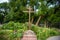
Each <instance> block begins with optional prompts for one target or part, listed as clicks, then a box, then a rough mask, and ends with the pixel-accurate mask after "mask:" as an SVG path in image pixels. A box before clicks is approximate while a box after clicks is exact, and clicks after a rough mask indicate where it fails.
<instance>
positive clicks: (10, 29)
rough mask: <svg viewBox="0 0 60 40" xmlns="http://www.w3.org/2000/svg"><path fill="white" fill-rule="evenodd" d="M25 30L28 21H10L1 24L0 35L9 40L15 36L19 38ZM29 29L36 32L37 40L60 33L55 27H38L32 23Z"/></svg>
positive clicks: (12, 39)
mask: <svg viewBox="0 0 60 40" xmlns="http://www.w3.org/2000/svg"><path fill="white" fill-rule="evenodd" d="M26 30H28V23H25V24H23V23H19V22H12V21H11V22H9V23H6V24H3V26H2V27H1V30H0V36H2V37H3V38H5V39H6V40H8V39H9V38H10V40H15V38H21V37H22V36H23V32H24V31H26ZM31 30H32V31H34V32H35V33H36V36H37V39H38V40H46V38H48V37H50V36H55V35H60V34H59V33H60V32H59V31H57V30H56V29H53V28H44V27H38V26H35V25H33V24H32V26H31ZM4 35H5V37H4ZM0 39H1V38H0ZM1 40H3V39H1Z"/></svg>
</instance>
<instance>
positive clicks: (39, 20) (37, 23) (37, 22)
mask: <svg viewBox="0 0 60 40" xmlns="http://www.w3.org/2000/svg"><path fill="white" fill-rule="evenodd" d="M40 19H41V16H39V18H38V20H37V22H36V24H35V25H36V26H38V24H39V21H40Z"/></svg>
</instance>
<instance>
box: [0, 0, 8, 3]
mask: <svg viewBox="0 0 60 40" xmlns="http://www.w3.org/2000/svg"><path fill="white" fill-rule="evenodd" d="M3 2H8V0H0V3H3Z"/></svg>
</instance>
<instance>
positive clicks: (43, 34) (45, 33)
mask: <svg viewBox="0 0 60 40" xmlns="http://www.w3.org/2000/svg"><path fill="white" fill-rule="evenodd" d="M31 29H32V30H33V31H34V32H35V33H36V35H37V39H38V40H46V39H47V38H48V37H51V36H56V35H60V34H59V33H60V32H59V31H57V30H56V29H53V28H52V29H51V28H44V27H43V28H42V27H38V26H34V25H33V26H32V28H31Z"/></svg>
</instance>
